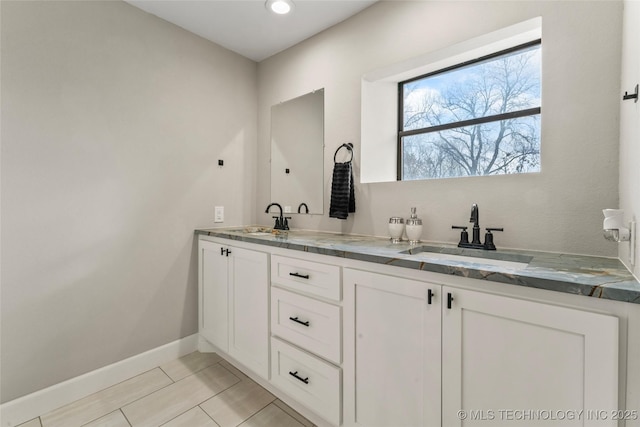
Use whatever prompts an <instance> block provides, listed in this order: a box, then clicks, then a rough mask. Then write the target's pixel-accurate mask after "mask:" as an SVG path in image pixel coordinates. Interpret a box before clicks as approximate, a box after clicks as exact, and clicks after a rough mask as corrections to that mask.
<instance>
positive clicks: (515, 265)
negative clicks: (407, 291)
mask: <svg viewBox="0 0 640 427" xmlns="http://www.w3.org/2000/svg"><path fill="white" fill-rule="evenodd" d="M401 253H402V254H407V255H412V258H415V259H418V260H424V261H429V260H434V261H439V260H442V261H451V262H452V263H458V262H461V263H465V264H474V265H480V266H488V265H490V266H496V267H502V268H506V269H509V270H522V269H524V268H527V266H528V265H529V262H531V260H532V259H533V257H532V256H529V255H522V254H514V253H503V252H494V251H483V250H477V249H449V248H438V247H433V246H419V247H415V248H411V249H409V250H407V251H404V252H401Z"/></svg>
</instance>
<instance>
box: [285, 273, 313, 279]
mask: <svg viewBox="0 0 640 427" xmlns="http://www.w3.org/2000/svg"><path fill="white" fill-rule="evenodd" d="M289 276H294V277H299V278H301V279H308V278H309V275H308V274H300V273H289Z"/></svg>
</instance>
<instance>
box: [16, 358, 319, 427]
mask: <svg viewBox="0 0 640 427" xmlns="http://www.w3.org/2000/svg"><path fill="white" fill-rule="evenodd" d="M76 426H78V427H80V426H87V427H159V426H163V427H217V426H219V427H231V426H242V427H269V426H274V427H301V426H306V427H313V424H312V423H311V422H309V420H307V419H305V418H304V417H302V416H301V415H300V414H298V413H297V412H295V411H294V410H293V409H291V408H290V407H288V406H287V405H285V404H284V403H283V402H282V401H280V400H279V399H276V397H275V396H273V395H272V394H271V393H269V392H268V391H267V390H265V389H264V388H262V387H261V386H259V385H258V384H257V383H255V382H254V381H252V380H251V379H250V378H249V377H247V376H246V375H244V374H243V373H242V372H240V371H239V370H237V369H236V368H235V367H233V366H232V365H231V364H230V363H229V362H227V361H226V360H224V359H222V358H221V357H220V356H219V355H217V354H215V353H199V352H197V351H196V352H194V353H191V354H188V355H186V356H184V357H182V358H180V359H177V360H174V361H172V362H169V363H167V364H166V365H162V366H159V367H157V368H155V369H152V370H150V371H148V372H145V373H143V374H140V375H138V376H136V377H133V378H130V379H128V380H126V381H123V382H121V383H119V384H116V385H114V386H112V387H109V388H107V389H104V390H102V391H99V392H97V393H94V394H92V395H90V396H87V397H85V398H83V399H80V400H78V401H75V402H73V403H70V404H68V405H66V406H63V407H62V408H58V409H56V410H55V411H51V412H49V413H48V414H44V415H42V416H40V417H38V418H35V419H33V420H31V421H28V422H26V423H24V424H21V425H20V426H18V427H76Z"/></svg>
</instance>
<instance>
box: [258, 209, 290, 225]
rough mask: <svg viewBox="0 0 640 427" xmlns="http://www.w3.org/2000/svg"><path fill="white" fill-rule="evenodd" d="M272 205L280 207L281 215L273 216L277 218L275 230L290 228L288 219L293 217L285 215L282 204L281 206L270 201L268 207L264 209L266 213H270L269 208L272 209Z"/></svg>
mask: <svg viewBox="0 0 640 427" xmlns="http://www.w3.org/2000/svg"><path fill="white" fill-rule="evenodd" d="M271 206H277V207H278V209H280V216H279V217H278V216H274V217H273V218H275V219H276V223H275V225H274V226H273V228H274V230H288V229H289V222H288V221H287V220H289V219H291V217H284V216H283V211H282V206H280V204H279V203H269V206H267V209H266V210H265V211H264V213H269V209H271Z"/></svg>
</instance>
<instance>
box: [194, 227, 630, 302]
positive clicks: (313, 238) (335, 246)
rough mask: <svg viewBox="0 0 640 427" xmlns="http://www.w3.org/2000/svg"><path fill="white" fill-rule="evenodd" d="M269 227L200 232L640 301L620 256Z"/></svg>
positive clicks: (456, 273) (614, 298) (484, 278)
mask: <svg viewBox="0 0 640 427" xmlns="http://www.w3.org/2000/svg"><path fill="white" fill-rule="evenodd" d="M248 231H252V232H248ZM270 231H271V230H270V229H267V228H263V227H241V228H238V227H235V228H213V229H198V230H196V231H195V232H196V234H198V235H206V236H212V237H220V238H224V239H231V240H238V241H243V242H247V243H255V244H260V245H267V246H274V247H278V248H284V249H290V250H294V251H303V252H309V253H316V254H322V255H330V256H334V257H341V258H348V259H354V260H360V261H368V262H374V263H378V264H386V265H393V266H398V267H404V268H412V269H416V270H424V271H432V272H434V273H442V274H449V275H454V276H461V277H470V278H473V279H480V280H489V281H493V282H500V283H508V284H513V285H519V286H527V287H532V288H538V289H547V290H552V291H557V292H565V293H570V294H576V295H584V296H589V297H594V298H603V299H610V300H616V301H623V302H630V303H635V304H640V283H638V281H637V280H636V279H635V278H634V277H633V275H632V274H631V273H630V272H629V271H628V270H627V269H626V268H625V266H624V265H623V264H622V263H621V262H620V260H618V259H615V258H602V257H593V256H581V255H566V254H558V253H549V252H534V251H520V250H497V251H483V250H477V249H462V248H458V247H457V246H455V245H447V244H434V243H428V242H421V243H420V244H417V245H409V244H408V243H407V242H402V243H397V244H393V243H391V242H390V240H389V239H387V238H381V237H372V236H360V235H351V234H336V233H328V232H319V231H309V230H290V231H287V232H279V233H278V234H275V233H272V232H270ZM451 255H453V256H451Z"/></svg>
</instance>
